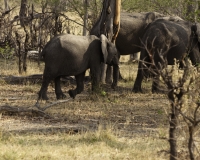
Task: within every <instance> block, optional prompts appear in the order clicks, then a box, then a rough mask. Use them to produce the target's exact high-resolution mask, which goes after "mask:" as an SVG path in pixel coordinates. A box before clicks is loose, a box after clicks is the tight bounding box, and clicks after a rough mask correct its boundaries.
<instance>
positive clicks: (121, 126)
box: [0, 61, 168, 160]
mask: <svg viewBox="0 0 200 160" xmlns="http://www.w3.org/2000/svg"><path fill="white" fill-rule="evenodd" d="M11 64H12V65H11ZM131 67H132V69H131ZM121 70H122V74H123V76H124V77H127V78H126V79H127V80H130V79H134V77H135V71H137V69H136V65H130V66H128V65H121ZM37 73H42V66H41V67H40V68H38V66H37V65H36V64H35V63H33V62H32V63H29V64H28V73H26V75H29V74H37ZM127 74H128V75H127ZM0 75H1V76H6V75H18V73H17V63H16V62H15V61H12V62H10V61H9V62H6V63H5V62H4V61H3V63H1V70H0ZM130 76H132V77H131V78H130ZM0 84H1V85H0V90H1V92H0V99H1V101H0V105H3V104H9V105H11V106H14V105H17V106H19V107H33V105H34V104H35V102H36V99H37V92H38V91H39V89H40V84H31V83H30V84H26V85H25V84H19V85H16V84H15V85H11V84H7V83H6V82H5V81H3V80H0ZM132 85H133V81H132V80H131V81H128V82H126V83H125V82H123V81H122V82H120V83H119V87H118V88H117V89H116V91H113V90H112V89H111V88H110V86H108V85H103V89H104V90H105V91H106V95H94V94H91V92H90V87H91V86H90V83H88V84H86V85H85V90H84V92H83V93H82V94H80V95H78V96H77V97H76V99H75V100H70V101H69V102H66V103H62V104H58V105H55V106H53V107H51V108H50V109H48V110H46V113H48V114H49V115H50V116H51V118H43V117H38V116H34V115H21V114H12V115H10V114H7V113H1V116H0V119H1V120H0V129H1V132H0V150H1V152H0V160H1V159H9V160H10V159H13V160H15V159H16V160H19V159H40V160H41V159H42V160H45V159H48V160H49V159H59V160H60V159H63V160H64V159H74V160H75V159H78V160H82V159H109V160H110V159H131V160H132V159H133V160H134V159H135V160H143V159H145V160H146V159H147V160H154V159H160V160H161V159H168V154H167V153H166V152H165V151H166V150H168V142H167V141H166V140H163V138H166V136H167V124H168V122H167V118H166V115H165V113H164V108H167V106H168V101H167V99H166V98H165V96H164V95H159V94H156V95H152V94H151V93H150V87H149V86H150V84H149V82H146V83H145V85H144V88H145V89H146V90H147V93H146V94H134V93H131V88H132ZM52 86H53V85H50V86H49V89H48V96H49V98H50V100H49V101H47V102H40V104H41V107H43V106H46V105H48V104H50V103H52V102H54V101H56V99H55V94H54V89H53V87H52ZM73 86H74V85H69V86H67V85H66V84H65V85H64V84H63V86H62V89H63V91H64V92H65V93H66V92H67V90H68V89H69V88H71V87H73ZM67 96H68V95H67ZM12 98H13V99H12ZM68 98H69V97H68Z"/></svg>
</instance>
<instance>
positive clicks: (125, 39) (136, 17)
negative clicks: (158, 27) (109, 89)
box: [90, 12, 181, 88]
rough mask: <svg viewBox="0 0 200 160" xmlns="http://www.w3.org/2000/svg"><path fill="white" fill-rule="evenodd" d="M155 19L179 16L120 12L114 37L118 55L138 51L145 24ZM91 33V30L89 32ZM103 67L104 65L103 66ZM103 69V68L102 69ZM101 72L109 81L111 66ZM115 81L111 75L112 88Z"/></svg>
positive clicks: (174, 19)
mask: <svg viewBox="0 0 200 160" xmlns="http://www.w3.org/2000/svg"><path fill="white" fill-rule="evenodd" d="M156 19H166V20H170V21H172V20H173V21H178V20H180V19H181V18H180V17H170V16H166V15H163V14H160V13H158V12H141V13H127V12H122V13H121V17H120V30H119V33H118V36H117V39H116V43H115V44H116V47H117V50H118V52H119V54H120V55H129V54H135V53H137V52H140V51H141V49H142V47H141V39H142V37H143V35H144V34H145V32H146V30H147V26H148V25H149V24H150V23H151V22H153V21H155V20H156ZM90 34H93V30H91V33H90ZM117 67H118V66H113V74H115V75H116V74H117V73H115V72H116V71H118V70H117V69H115V68H117ZM104 68H105V67H104ZM104 71H105V70H104ZM105 75H106V73H105V72H104V73H103V74H102V78H101V79H102V81H106V83H111V82H112V78H111V66H107V75H106V76H105ZM117 81H118V80H115V77H114V76H113V82H114V83H113V85H112V86H113V88H115V87H116V86H117Z"/></svg>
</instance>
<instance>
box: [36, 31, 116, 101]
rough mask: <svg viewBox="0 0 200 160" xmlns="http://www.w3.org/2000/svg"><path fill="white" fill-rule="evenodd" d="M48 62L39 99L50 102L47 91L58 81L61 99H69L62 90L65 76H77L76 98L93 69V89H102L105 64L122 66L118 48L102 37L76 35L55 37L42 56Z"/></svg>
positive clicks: (72, 91)
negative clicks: (102, 68) (101, 68)
mask: <svg viewBox="0 0 200 160" xmlns="http://www.w3.org/2000/svg"><path fill="white" fill-rule="evenodd" d="M40 58H43V60H44V62H45V68H44V73H43V82H42V86H41V89H40V91H39V99H43V100H47V99H48V97H47V94H46V92H47V88H48V85H49V83H50V81H51V80H54V82H55V93H56V97H57V99H62V98H65V97H66V96H65V95H64V94H63V92H62V90H61V87H60V77H61V76H75V78H76V89H75V90H69V95H70V97H72V98H75V96H76V95H77V94H79V93H81V92H82V91H83V89H84V77H85V72H86V70H87V69H88V68H89V69H90V73H91V78H92V90H97V89H99V81H100V72H101V70H100V66H101V63H102V62H103V63H107V64H110V65H113V64H114V65H115V64H118V53H117V49H116V47H115V45H114V44H113V43H111V42H109V41H108V39H107V38H106V37H105V36H104V35H101V37H100V38H98V37H96V36H76V35H70V34H61V35H58V36H56V37H54V38H52V39H51V40H50V41H49V42H48V43H47V44H46V46H45V47H44V49H43V50H42V52H41V54H40Z"/></svg>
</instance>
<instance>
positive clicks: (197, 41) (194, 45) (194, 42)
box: [189, 23, 200, 65]
mask: <svg viewBox="0 0 200 160" xmlns="http://www.w3.org/2000/svg"><path fill="white" fill-rule="evenodd" d="M189 58H190V59H191V61H192V64H193V65H197V64H199V63H200V24H199V23H196V24H194V25H192V26H191V35H190V47H189Z"/></svg>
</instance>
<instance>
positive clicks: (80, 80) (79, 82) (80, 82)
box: [69, 71, 85, 99]
mask: <svg viewBox="0 0 200 160" xmlns="http://www.w3.org/2000/svg"><path fill="white" fill-rule="evenodd" d="M75 78H76V89H75V90H69V95H70V97H72V98H73V99H74V98H75V97H76V95H77V94H80V93H81V92H82V91H83V89H84V78H85V71H84V72H83V73H80V74H78V75H76V76H75Z"/></svg>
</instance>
